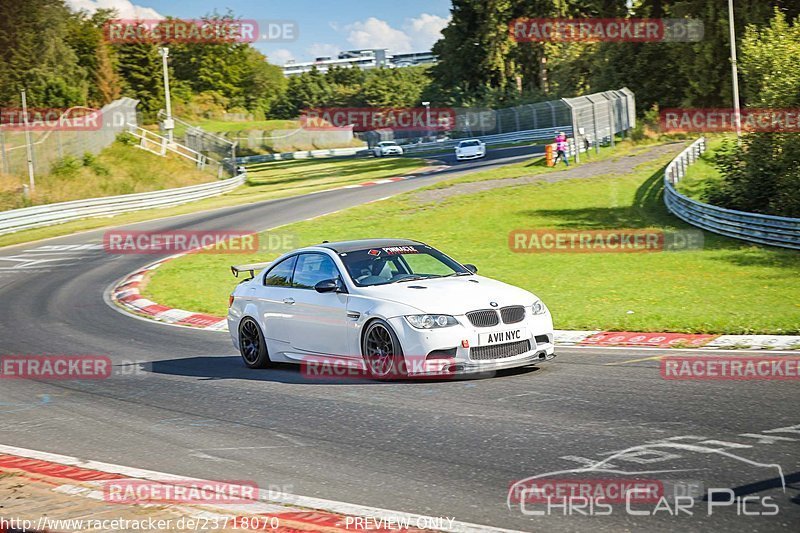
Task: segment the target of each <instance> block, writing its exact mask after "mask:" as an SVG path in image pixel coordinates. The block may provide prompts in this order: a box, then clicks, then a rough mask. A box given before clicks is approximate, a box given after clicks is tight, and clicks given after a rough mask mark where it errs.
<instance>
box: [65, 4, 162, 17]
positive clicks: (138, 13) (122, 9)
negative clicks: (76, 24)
mask: <svg viewBox="0 0 800 533" xmlns="http://www.w3.org/2000/svg"><path fill="white" fill-rule="evenodd" d="M67 5H68V6H69V7H71V8H72V9H73V10H74V11H78V10H81V9H85V10H86V11H88V12H89V13H94V12H95V11H97V10H98V9H115V10H116V11H117V15H118V17H119V18H121V19H162V18H164V15H162V14H161V13H159V12H158V11H156V10H155V9H153V8H151V7H143V6H137V5H136V4H134V3H133V2H131V1H130V0H67Z"/></svg>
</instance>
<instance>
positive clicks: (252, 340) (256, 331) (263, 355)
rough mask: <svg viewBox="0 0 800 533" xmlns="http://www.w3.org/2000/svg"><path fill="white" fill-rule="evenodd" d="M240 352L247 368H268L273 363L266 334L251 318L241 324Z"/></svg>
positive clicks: (243, 320)
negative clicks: (268, 351) (268, 350)
mask: <svg viewBox="0 0 800 533" xmlns="http://www.w3.org/2000/svg"><path fill="white" fill-rule="evenodd" d="M239 352H240V353H241V354H242V360H243V361H244V364H245V365H247V368H266V367H268V366H269V365H270V363H271V361H270V359H269V353H267V343H266V341H265V340H264V334H263V333H262V332H261V328H260V327H258V324H257V323H256V321H255V320H253V319H252V318H250V317H245V318H244V319H242V321H241V322H240V323H239Z"/></svg>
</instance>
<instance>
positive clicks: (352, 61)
mask: <svg viewBox="0 0 800 533" xmlns="http://www.w3.org/2000/svg"><path fill="white" fill-rule="evenodd" d="M435 62H436V56H435V55H433V53H431V52H416V53H411V54H394V55H391V54H389V53H388V51H387V49H386V48H370V49H366V50H347V51H345V52H339V55H338V56H336V58H335V59H334V58H333V57H331V56H323V57H318V58H316V59H315V60H314V61H303V62H296V61H294V60H290V61H288V62H287V63H286V64H285V65H284V66H283V75H284V76H286V77H289V76H295V75H297V74H302V73H303V72H309V71H310V70H311V69H312V68H314V67H316V68H317V70H318V71H320V72H321V73H325V72H327V71H328V69H330V68H333V67H345V68H348V67H358V68H360V69H362V70H367V69H371V68H379V67H386V68H398V67H410V66H412V65H430V64H433V63H435Z"/></svg>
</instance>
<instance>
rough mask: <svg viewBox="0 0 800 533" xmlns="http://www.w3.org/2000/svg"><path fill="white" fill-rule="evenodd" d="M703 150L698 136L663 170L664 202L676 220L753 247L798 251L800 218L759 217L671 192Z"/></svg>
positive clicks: (703, 139) (704, 143) (704, 146)
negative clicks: (774, 247) (751, 243)
mask: <svg viewBox="0 0 800 533" xmlns="http://www.w3.org/2000/svg"><path fill="white" fill-rule="evenodd" d="M705 150H706V140H705V138H704V137H701V138H699V139H697V140H696V141H694V142H693V143H692V144H691V145H689V146H688V147H687V148H686V149H685V150H684V151H683V152H681V153H680V154H679V155H678V157H676V158H675V159H673V160H672V162H670V164H669V165H667V169H666V170H665V171H664V203H665V204H666V206H667V209H669V211H670V212H671V213H672V214H674V215H675V216H677V217H678V218H680V219H682V220H684V221H686V222H688V223H689V224H691V225H693V226H697V227H698V228H701V229H704V230H707V231H711V232H713V233H718V234H720V235H724V236H726V237H733V238H734V239H741V240H744V241H748V242H754V243H757V244H766V245H769V246H780V247H782V248H791V249H794V250H800V218H789V217H778V216H773V215H760V214H757V213H747V212H745V211H735V210H733V209H725V208H722V207H717V206H714V205H710V204H704V203H703V202H698V201H697V200H693V199H691V198H689V197H687V196H685V195H683V194H681V193H679V192H678V191H677V190H675V185H676V184H677V183H678V182H679V181H680V180H681V178H683V177H684V176H685V175H686V170H687V169H688V167H689V165H691V164H692V163H694V162H695V161H697V159H698V158H699V157H700V154H702V153H703V152H704V151H705Z"/></svg>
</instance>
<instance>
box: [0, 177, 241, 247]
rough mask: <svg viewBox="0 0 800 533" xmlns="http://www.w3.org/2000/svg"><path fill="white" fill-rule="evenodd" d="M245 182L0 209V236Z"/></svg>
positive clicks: (196, 196)
mask: <svg viewBox="0 0 800 533" xmlns="http://www.w3.org/2000/svg"><path fill="white" fill-rule="evenodd" d="M244 182H245V174H240V175H238V176H235V177H233V178H229V179H226V180H221V181H215V182H213V183H203V184H201V185H191V186H189V187H181V188H178V189H167V190H163V191H155V192H145V193H137V194H123V195H120V196H109V197H106V198H90V199H88V200H74V201H71V202H62V203H57V204H48V205H37V206H34V207H25V208H23V209H13V210H11V211H4V212H0V235H5V234H7V233H14V232H16V231H21V230H25V229H31V228H39V227H42V226H50V225H53V224H61V223H63V222H69V221H72V220H78V219H81V218H90V217H102V216H111V215H117V214H120V213H127V212H130V211H139V210H142V209H151V208H154V207H170V206H173V205H179V204H183V203H186V202H192V201H194V200H201V199H203V198H210V197H212V196H218V195H220V194H224V193H226V192H229V191H232V190H233V189H235V188H236V187H239V186H240V185H242V184H244Z"/></svg>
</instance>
